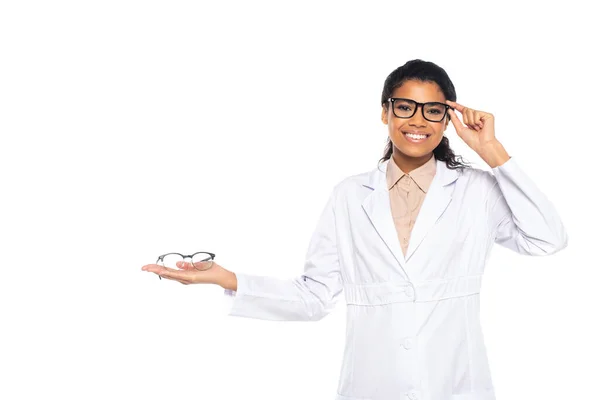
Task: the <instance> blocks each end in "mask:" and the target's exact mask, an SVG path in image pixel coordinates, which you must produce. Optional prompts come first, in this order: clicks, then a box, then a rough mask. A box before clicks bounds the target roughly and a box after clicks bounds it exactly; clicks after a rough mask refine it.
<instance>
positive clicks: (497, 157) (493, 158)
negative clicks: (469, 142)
mask: <svg viewBox="0 0 600 400" xmlns="http://www.w3.org/2000/svg"><path fill="white" fill-rule="evenodd" d="M478 154H479V157H481V158H482V159H483V161H485V162H486V163H487V164H488V165H489V166H490V167H491V168H496V167H498V166H500V165H502V164H504V163H505V162H506V161H508V159H509V158H510V156H509V155H508V153H507V152H506V149H505V148H504V146H502V143H500V142H499V141H498V140H495V141H493V142H490V143H489V144H487V145H486V146H485V147H484V148H482V149H480V150H479V151H478Z"/></svg>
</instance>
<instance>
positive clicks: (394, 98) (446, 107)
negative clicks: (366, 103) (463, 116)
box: [386, 97, 454, 122]
mask: <svg viewBox="0 0 600 400" xmlns="http://www.w3.org/2000/svg"><path fill="white" fill-rule="evenodd" d="M396 100H406V101H410V102H413V103H415V104H416V107H415V109H414V110H413V113H412V114H411V115H410V116H409V117H399V116H398V115H396V109H395V108H394V101H396ZM386 102H390V103H392V112H393V113H394V117H396V118H403V119H408V118H412V117H413V116H414V115H415V113H416V112H417V109H418V108H419V106H421V115H423V118H425V119H426V120H427V121H429V122H442V121H443V120H444V118H446V115H447V114H448V109H449V108H451V109H452V110H454V107H452V106H449V105H448V104H444V103H440V102H439V101H428V102H427V103H419V102H418V101H414V100H413V99H406V98H403V97H388V99H387V100H386ZM426 104H440V105H442V106H444V115H443V116H442V118H440V120H439V121H434V120H431V119H429V118H427V117H426V116H425V105H426Z"/></svg>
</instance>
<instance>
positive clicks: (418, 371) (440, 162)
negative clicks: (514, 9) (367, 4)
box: [142, 60, 567, 400]
mask: <svg viewBox="0 0 600 400" xmlns="http://www.w3.org/2000/svg"><path fill="white" fill-rule="evenodd" d="M381 104H382V114H381V119H382V121H383V123H384V124H386V125H387V126H388V131H389V139H390V141H389V143H388V146H387V148H386V151H385V155H384V157H383V158H382V159H381V160H380V161H382V160H383V167H384V168H379V167H378V168H374V169H373V170H371V171H368V172H364V173H361V174H358V175H353V176H349V177H347V178H345V179H343V180H342V181H341V182H339V183H337V184H336V185H335V187H334V188H333V190H332V192H331V194H330V196H329V199H328V201H327V204H326V205H325V208H324V210H323V212H322V214H321V216H320V219H319V222H318V224H317V227H316V230H315V232H314V234H313V236H312V238H311V240H310V244H309V248H308V252H307V254H306V261H305V264H304V273H303V274H302V275H300V276H299V277H297V278H294V279H289V280H282V279H275V278H271V277H264V276H256V275H250V274H240V273H237V274H236V273H233V272H231V271H228V270H226V269H225V268H223V267H221V266H220V265H218V264H217V263H214V262H212V264H211V265H212V267H210V268H209V269H207V270H205V271H199V269H202V268H204V267H209V266H210V265H201V266H198V265H196V266H194V265H190V264H189V263H182V264H180V265H179V268H180V270H172V269H166V268H164V267H160V266H158V265H155V264H150V265H146V266H144V267H143V268H142V269H143V270H145V271H150V272H154V273H156V274H159V275H160V276H162V277H164V278H167V279H172V280H176V281H179V282H181V283H185V284H189V283H215V284H218V285H220V286H222V287H223V288H225V295H226V296H227V297H226V298H227V299H229V300H230V301H231V302H232V303H231V308H230V311H229V315H235V316H243V317H249V318H259V319H267V320H280V321H283V320H304V321H314V320H319V319H321V318H323V317H324V316H326V315H327V314H328V313H329V312H330V311H331V310H332V309H333V307H334V305H335V303H336V301H337V299H338V298H339V297H338V295H339V294H340V293H342V292H344V296H345V300H346V303H347V313H348V318H347V327H346V332H347V333H346V346H345V352H344V358H343V362H342V368H341V373H340V378H339V382H338V390H337V392H338V393H337V396H336V400H357V399H361V400H365V399H369V400H398V399H410V400H421V399H423V400H493V399H495V394H494V387H493V384H492V379H491V376H490V370H489V367H488V359H487V354H486V349H485V345H484V342H483V335H482V331H481V326H480V319H479V290H480V287H481V278H482V275H483V272H484V269H485V264H486V260H487V258H488V255H489V254H490V250H491V248H492V245H493V244H494V243H498V244H500V245H502V246H505V247H507V248H509V249H511V250H513V251H516V252H518V253H521V254H527V255H548V254H552V253H555V252H557V251H559V250H561V249H563V248H564V247H565V246H566V245H567V234H566V232H565V229H564V227H563V225H562V222H561V220H560V217H559V216H558V214H557V212H556V210H555V209H554V207H553V205H552V204H551V203H550V201H549V200H548V199H547V198H546V197H545V196H544V194H543V193H542V192H541V191H540V190H539V189H538V188H537V187H536V185H535V184H534V183H533V182H532V181H531V180H530V178H529V177H528V176H527V175H526V174H525V173H524V172H523V171H522V170H521V169H520V167H519V165H518V164H517V163H516V161H515V160H513V159H512V158H511V157H510V156H509V155H508V154H507V152H506V150H505V149H504V147H503V146H502V144H501V143H500V142H499V141H498V139H497V138H496V136H495V132H494V116H493V115H492V114H490V113H487V112H484V111H478V110H475V109H472V108H468V107H465V106H463V105H461V104H459V103H456V93H455V90H454V86H453V84H452V82H451V81H450V78H449V77H448V75H447V74H446V72H445V71H444V70H443V69H442V68H440V67H439V66H437V65H435V64H434V63H431V62H425V61H422V60H412V61H409V62H407V63H406V64H405V65H403V66H401V67H399V68H398V69H396V70H395V71H393V72H392V73H391V74H390V75H389V76H388V77H387V79H386V81H385V84H384V89H383V93H382V97H381ZM455 111H457V112H459V113H460V114H461V115H462V119H463V122H464V125H463V122H461V121H460V120H459V119H458V117H457V114H456V113H455ZM450 121H452V124H453V125H454V128H455V129H456V132H457V133H458V136H459V137H460V138H461V139H462V140H464V141H465V142H466V143H467V145H468V146H469V147H471V148H472V149H473V150H474V151H475V152H477V154H478V155H479V156H480V157H481V158H482V159H483V160H484V161H485V162H486V163H487V164H488V165H489V166H490V167H491V169H492V172H488V171H483V170H480V169H477V168H472V167H469V166H467V165H465V164H463V163H462V162H461V161H460V160H459V159H458V158H457V157H456V156H455V155H454V153H453V151H452V150H451V149H450V147H449V145H448V139H447V138H446V137H445V136H444V131H445V130H446V128H447V127H448V124H449V122H450ZM417 215H418V218H417ZM409 238H410V240H409ZM207 263H209V262H207ZM195 267H196V268H195ZM198 267H200V268H198Z"/></svg>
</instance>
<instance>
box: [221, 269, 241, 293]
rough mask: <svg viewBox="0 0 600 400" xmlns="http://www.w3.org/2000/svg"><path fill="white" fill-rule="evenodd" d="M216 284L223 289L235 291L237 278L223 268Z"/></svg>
mask: <svg viewBox="0 0 600 400" xmlns="http://www.w3.org/2000/svg"><path fill="white" fill-rule="evenodd" d="M217 284H218V285H219V286H221V287H222V288H223V289H229V290H233V291H237V276H236V275H235V273H234V272H232V271H228V270H226V269H224V268H223V269H222V273H221V274H220V276H219V281H218V282H217Z"/></svg>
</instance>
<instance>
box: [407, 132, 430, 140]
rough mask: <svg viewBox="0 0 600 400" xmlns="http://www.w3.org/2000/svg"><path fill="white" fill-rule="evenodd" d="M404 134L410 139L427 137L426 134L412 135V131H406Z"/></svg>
mask: <svg viewBox="0 0 600 400" xmlns="http://www.w3.org/2000/svg"><path fill="white" fill-rule="evenodd" d="M406 136H408V137H409V138H411V139H425V138H426V137H427V135H414V134H412V133H407V134H406Z"/></svg>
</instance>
